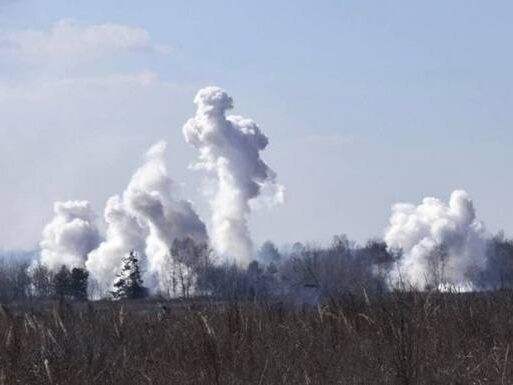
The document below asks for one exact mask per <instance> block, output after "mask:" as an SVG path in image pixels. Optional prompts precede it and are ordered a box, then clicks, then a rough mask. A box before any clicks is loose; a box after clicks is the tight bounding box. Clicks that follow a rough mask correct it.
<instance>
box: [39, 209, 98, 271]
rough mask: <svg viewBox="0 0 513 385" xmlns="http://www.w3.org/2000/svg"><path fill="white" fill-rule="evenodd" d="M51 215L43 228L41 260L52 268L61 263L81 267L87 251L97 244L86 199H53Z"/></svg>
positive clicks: (54, 268) (70, 266)
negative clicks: (49, 220)
mask: <svg viewBox="0 0 513 385" xmlns="http://www.w3.org/2000/svg"><path fill="white" fill-rule="evenodd" d="M54 212H55V216H54V218H53V219H52V221H51V222H50V223H48V224H47V225H46V226H45V228H44V230H43V239H42V241H41V242H40V247H41V263H42V264H44V265H46V266H47V267H48V268H49V269H51V270H53V271H56V270H58V269H59V268H60V267H61V266H62V265H66V266H68V267H69V268H73V267H84V263H85V260H86V256H87V254H88V253H89V252H90V251H91V250H93V249H94V248H96V247H97V246H98V244H99V243H100V235H99V232H98V228H97V226H96V223H95V220H96V215H95V213H94V211H93V210H92V208H91V206H90V204H89V202H87V201H67V202H56V203H55V204H54Z"/></svg>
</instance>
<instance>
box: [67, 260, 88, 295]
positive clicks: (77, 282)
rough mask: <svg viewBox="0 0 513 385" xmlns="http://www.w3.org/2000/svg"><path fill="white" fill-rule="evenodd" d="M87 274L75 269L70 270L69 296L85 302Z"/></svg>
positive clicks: (85, 271)
mask: <svg viewBox="0 0 513 385" xmlns="http://www.w3.org/2000/svg"><path fill="white" fill-rule="evenodd" d="M88 278H89V272H88V271H87V270H85V269H80V268H78V267H75V268H74V269H73V270H71V277H70V294H71V295H72V296H73V298H75V299H77V300H80V301H85V300H87V279H88Z"/></svg>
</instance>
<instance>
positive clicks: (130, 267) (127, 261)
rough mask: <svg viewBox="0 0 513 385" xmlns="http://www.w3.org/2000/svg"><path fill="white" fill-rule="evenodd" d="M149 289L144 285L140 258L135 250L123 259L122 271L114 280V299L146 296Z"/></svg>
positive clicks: (112, 292)
mask: <svg viewBox="0 0 513 385" xmlns="http://www.w3.org/2000/svg"><path fill="white" fill-rule="evenodd" d="M147 294H148V290H147V289H146V288H145V287H144V286H143V280H142V278H141V271H140V269H139V260H138V259H137V254H136V253H135V251H131V252H130V253H129V254H128V255H127V256H125V257H124V258H123V260H122V261H121V272H120V273H119V274H118V276H117V278H116V279H115V280H114V283H113V289H112V291H111V295H112V297H113V298H114V299H135V298H144V297H146V295H147Z"/></svg>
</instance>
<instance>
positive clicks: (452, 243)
mask: <svg viewBox="0 0 513 385" xmlns="http://www.w3.org/2000/svg"><path fill="white" fill-rule="evenodd" d="M385 242H386V243H387V245H388V247H389V248H390V249H400V250H402V252H403V255H402V257H401V259H400V260H399V264H398V269H395V270H392V271H391V273H390V277H389V278H390V280H391V284H392V286H398V285H401V284H402V283H405V284H407V285H408V284H411V285H413V286H415V287H417V288H419V289H422V288H425V287H426V285H427V284H428V283H430V282H429V278H430V277H432V274H433V258H434V255H435V253H436V252H437V249H438V250H440V249H441V250H443V253H444V254H445V256H444V261H443V263H444V265H445V266H444V269H443V277H441V278H442V280H441V282H439V284H441V285H444V286H446V287H453V288H464V287H468V286H469V284H470V285H472V279H473V278H474V277H475V273H476V272H479V271H481V270H482V269H483V268H484V267H485V264H486V257H485V247H486V241H485V229H484V226H483V224H482V223H481V222H479V221H477V220H476V212H475V209H474V205H473V203H472V200H471V199H470V197H469V196H468V194H467V193H466V192H465V191H461V190H457V191H454V192H453V193H452V194H451V199H450V201H449V205H446V204H445V203H444V202H442V201H440V200H438V199H436V198H425V199H424V200H423V201H422V204H420V205H419V206H415V205H412V204H404V203H401V204H396V205H394V206H393V208H392V216H391V218H390V226H389V227H388V229H387V231H386V234H385Z"/></svg>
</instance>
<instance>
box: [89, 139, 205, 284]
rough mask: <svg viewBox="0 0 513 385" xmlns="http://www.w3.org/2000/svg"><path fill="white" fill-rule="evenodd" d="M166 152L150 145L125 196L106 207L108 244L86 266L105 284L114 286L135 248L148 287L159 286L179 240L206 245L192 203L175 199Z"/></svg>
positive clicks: (110, 200)
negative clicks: (143, 260) (143, 263)
mask: <svg viewBox="0 0 513 385" xmlns="http://www.w3.org/2000/svg"><path fill="white" fill-rule="evenodd" d="M165 149H166V144H165V142H159V143H157V144H156V145H154V146H153V147H151V148H150V150H149V151H148V152H147V154H146V161H145V163H144V164H143V166H141V167H140V168H139V169H138V170H137V171H136V172H135V174H134V175H133V176H132V178H131V180H130V183H129V184H128V186H127V188H126V190H125V192H124V193H123V195H122V197H119V196H114V197H112V198H110V199H109V201H108V203H107V207H106V210H105V221H106V223H107V237H106V240H105V242H103V243H102V244H101V245H100V247H99V248H98V249H97V250H95V251H93V252H92V253H91V254H90V256H89V259H88V261H87V268H88V269H89V270H90V271H91V272H92V274H93V276H94V277H95V278H96V279H98V280H99V281H100V282H102V283H104V284H110V283H111V282H112V280H113V278H114V277H115V274H116V273H117V271H118V269H119V265H120V262H121V259H122V257H123V256H124V255H126V253H128V252H129V251H131V250H135V251H136V252H138V254H139V255H140V256H142V257H146V260H147V266H146V272H147V274H146V278H147V282H146V283H147V284H149V285H150V286H153V288H156V287H157V285H158V283H159V282H160V279H159V278H160V277H159V276H160V275H161V274H163V271H164V269H166V268H169V266H167V265H166V264H167V262H168V261H169V258H171V256H170V249H171V246H172V243H173V241H174V240H175V239H184V238H187V237H189V238H192V239H193V240H195V241H196V242H206V241H207V232H206V227H205V225H204V223H203V222H202V221H201V219H200V218H199V217H198V215H197V214H196V212H195V211H194V209H193V207H192V205H191V203H190V202H188V201H184V200H178V199H175V198H174V197H173V196H174V195H175V194H174V191H173V189H174V187H173V185H174V183H173V181H172V179H171V178H170V177H169V175H168V173H167V168H166V165H165V161H164V153H165ZM150 278H151V282H148V280H149V279H150Z"/></svg>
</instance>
